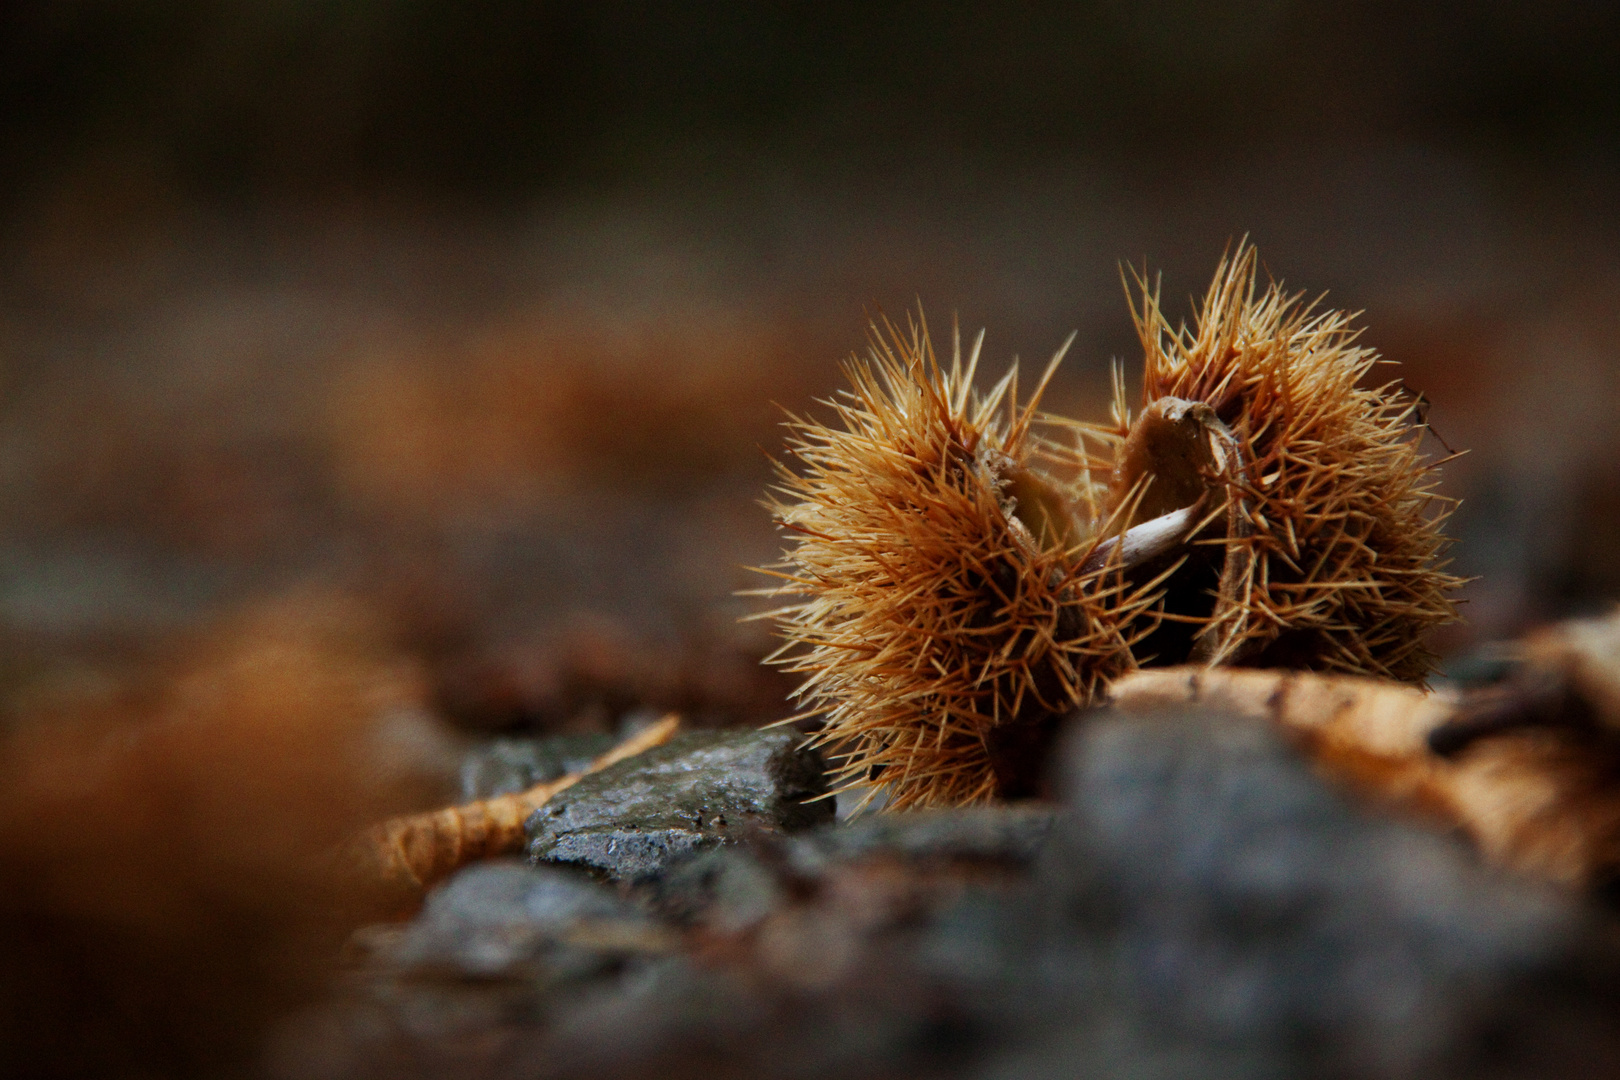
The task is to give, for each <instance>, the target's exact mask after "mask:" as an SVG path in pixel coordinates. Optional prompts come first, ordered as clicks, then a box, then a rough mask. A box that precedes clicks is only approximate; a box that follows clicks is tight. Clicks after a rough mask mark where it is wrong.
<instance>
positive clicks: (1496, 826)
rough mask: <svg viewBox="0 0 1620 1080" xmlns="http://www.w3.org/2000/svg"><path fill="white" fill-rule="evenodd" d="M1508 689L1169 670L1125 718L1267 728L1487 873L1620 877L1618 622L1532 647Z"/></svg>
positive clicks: (1533, 642) (1559, 634) (1129, 689)
mask: <svg viewBox="0 0 1620 1080" xmlns="http://www.w3.org/2000/svg"><path fill="white" fill-rule="evenodd" d="M1520 652H1521V656H1522V658H1523V666H1522V667H1521V668H1520V669H1519V670H1518V671H1517V672H1516V673H1515V674H1514V675H1513V676H1512V677H1511V678H1510V679H1509V680H1507V681H1506V682H1505V683H1503V684H1500V685H1497V686H1492V687H1486V688H1482V689H1479V690H1474V691H1470V692H1467V693H1461V694H1459V693H1453V692H1447V693H1435V692H1427V691H1424V690H1420V689H1418V688H1416V687H1412V686H1405V685H1402V684H1400V683H1396V682H1392V681H1389V680H1384V679H1371V678H1360V677H1353V676H1335V675H1321V674H1313V673H1308V672H1294V671H1259V670H1237V669H1211V668H1204V667H1178V668H1164V669H1159V670H1152V671H1139V672H1136V673H1134V674H1131V675H1129V676H1126V677H1125V678H1123V679H1121V680H1119V681H1118V682H1117V683H1116V684H1115V685H1114V687H1113V690H1112V700H1113V704H1114V706H1115V707H1116V708H1118V709H1122V710H1125V711H1128V712H1146V711H1152V710H1154V709H1159V708H1165V707H1176V706H1186V705H1198V706H1201V707H1208V708H1215V709H1220V710H1223V711H1226V712H1232V713H1236V714H1239V715H1244V716H1252V717H1256V718H1262V719H1267V720H1270V721H1273V722H1275V723H1277V724H1279V725H1280V726H1281V727H1282V728H1284V729H1285V730H1286V731H1288V732H1289V733H1290V734H1291V735H1293V736H1294V737H1295V738H1297V739H1298V740H1299V741H1300V743H1301V744H1302V745H1303V746H1304V747H1305V748H1306V749H1307V751H1308V752H1309V753H1311V754H1312V756H1313V757H1315V758H1316V760H1317V761H1318V762H1319V763H1320V764H1321V765H1322V767H1323V768H1324V769H1325V770H1326V771H1327V772H1328V773H1329V774H1330V775H1332V776H1334V777H1335V778H1337V779H1339V780H1342V781H1344V782H1346V783H1347V784H1348V785H1349V786H1350V787H1352V788H1353V789H1355V790H1357V791H1359V792H1361V793H1363V794H1367V795H1371V796H1372V797H1374V798H1376V799H1379V800H1382V801H1386V802H1390V803H1393V804H1396V805H1399V806H1402V807H1405V808H1409V809H1414V810H1417V811H1419V812H1421V813H1423V814H1425V815H1427V816H1430V817H1431V818H1433V819H1436V820H1439V821H1441V822H1443V823H1445V824H1447V825H1450V826H1454V827H1457V828H1458V829H1460V830H1461V831H1462V832H1463V833H1464V834H1465V835H1467V836H1468V837H1469V838H1470V839H1471V840H1472V841H1473V842H1474V843H1475V844H1476V845H1477V846H1478V847H1479V849H1480V851H1481V853H1482V854H1483V855H1484V856H1485V857H1486V858H1487V859H1488V860H1490V861H1491V862H1493V863H1495V864H1497V865H1499V866H1503V867H1505V868H1508V869H1511V870H1514V871H1518V872H1522V873H1527V874H1532V875H1535V876H1538V877H1541V878H1545V879H1548V880H1551V881H1555V882H1559V883H1562V884H1567V885H1578V886H1585V887H1592V888H1605V887H1609V886H1611V885H1612V884H1613V883H1614V881H1615V878H1616V875H1617V873H1620V693H1616V691H1617V690H1620V617H1616V618H1609V619H1606V620H1592V621H1586V622H1574V623H1566V624H1564V625H1562V626H1559V627H1555V628H1552V629H1550V630H1547V631H1543V632H1541V633H1539V634H1536V635H1533V636H1531V637H1530V638H1528V639H1526V641H1525V642H1524V643H1523V648H1522V649H1521V650H1520Z"/></svg>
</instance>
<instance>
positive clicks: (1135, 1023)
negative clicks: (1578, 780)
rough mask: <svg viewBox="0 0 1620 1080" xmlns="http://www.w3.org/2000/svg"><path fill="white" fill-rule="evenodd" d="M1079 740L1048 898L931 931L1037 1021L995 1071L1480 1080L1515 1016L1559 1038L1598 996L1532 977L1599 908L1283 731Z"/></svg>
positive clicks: (1530, 1040)
mask: <svg viewBox="0 0 1620 1080" xmlns="http://www.w3.org/2000/svg"><path fill="white" fill-rule="evenodd" d="M1074 734H1075V737H1074V738H1073V739H1071V741H1070V743H1069V745H1068V746H1067V748H1066V751H1065V758H1066V760H1065V763H1064V764H1065V766H1066V769H1065V774H1064V777H1065V778H1064V782H1063V787H1064V792H1065V798H1066V801H1067V803H1068V805H1069V808H1070V813H1069V815H1068V816H1067V817H1066V818H1064V819H1063V820H1061V821H1060V822H1059V824H1058V825H1057V827H1056V828H1055V830H1054V833H1053V837H1052V840H1051V842H1050V844H1049V846H1048V847H1047V849H1046V851H1045V852H1044V854H1043V856H1042V860H1041V865H1040V868H1039V874H1038V880H1037V885H1036V889H1035V891H1034V892H1033V893H1032V894H1031V895H1029V896H1027V897H1025V898H1022V899H1021V900H1019V901H1017V902H1015V903H1012V904H1008V903H1005V902H1003V901H999V900H996V899H994V898H988V897H974V898H970V899H969V900H968V901H967V902H965V903H964V904H963V905H961V906H960V907H959V908H958V909H957V910H955V911H954V912H952V913H951V915H950V916H948V917H946V918H944V919H942V920H941V921H940V923H939V925H938V926H937V928H936V930H935V932H934V933H933V934H932V935H931V938H930V941H929V943H928V944H927V946H926V947H925V948H926V950H927V951H929V953H930V956H931V959H932V960H933V961H935V962H941V961H943V969H944V970H946V971H949V972H950V973H951V974H950V976H948V977H949V978H951V980H952V981H953V982H955V981H957V980H965V981H964V982H959V983H958V985H959V986H960V987H961V989H962V990H963V991H968V988H969V987H974V986H977V991H976V992H973V991H968V993H967V994H966V996H967V997H968V998H969V999H971V1000H974V1001H978V1002H983V1003H986V1004H987V1005H988V1006H989V1007H990V1012H989V1014H988V1015H987V1016H986V1020H987V1021H988V1022H989V1023H990V1024H991V1025H992V1026H994V1025H996V1024H998V1023H1001V1024H1005V1025H1007V1026H1008V1028H1009V1029H1011V1030H1019V1029H1021V1030H1022V1031H1023V1032H1024V1035H1023V1036H1022V1038H1021V1039H1020V1040H1019V1045H1018V1046H1017V1047H1016V1048H1012V1047H1009V1049H1008V1050H1007V1051H1006V1053H1005V1054H999V1055H997V1056H996V1058H995V1059H994V1063H993V1064H991V1065H988V1066H987V1067H986V1070H985V1072H984V1075H986V1076H992V1077H997V1078H1000V1077H1010V1076H1030V1077H1041V1076H1052V1077H1057V1076H1070V1075H1074V1070H1075V1067H1076V1064H1077V1063H1078V1062H1082V1061H1084V1062H1086V1063H1087V1069H1088V1070H1089V1074H1092V1075H1098V1076H1126V1075H1129V1076H1138V1075H1145V1076H1159V1075H1164V1076H1171V1075H1186V1074H1187V1069H1188V1066H1189V1064H1191V1063H1196V1064H1197V1066H1198V1067H1197V1068H1196V1069H1194V1070H1193V1071H1196V1072H1200V1073H1201V1074H1204V1075H1211V1074H1214V1073H1219V1074H1221V1075H1240V1076H1268V1075H1275V1076H1309V1075H1329V1074H1332V1075H1377V1076H1447V1075H1475V1074H1477V1072H1478V1071H1479V1069H1480V1067H1481V1066H1482V1065H1483V1064H1485V1060H1486V1057H1487V1056H1488V1055H1489V1054H1490V1053H1492V1052H1494V1051H1493V1050H1492V1049H1491V1047H1492V1046H1493V1045H1495V1046H1496V1047H1497V1049H1500V1045H1501V1043H1502V1040H1503V1033H1504V1032H1507V1031H1512V1032H1514V1035H1513V1036H1512V1038H1514V1039H1520V1040H1523V1041H1525V1042H1526V1043H1527V1044H1535V1043H1536V1042H1537V1041H1538V1040H1540V1039H1541V1032H1542V1030H1543V1029H1544V1028H1545V1029H1547V1030H1554V1031H1561V1030H1567V1028H1568V1027H1569V1026H1570V1022H1571V1017H1572V1016H1574V1017H1577V1018H1579V1017H1581V1015H1582V1014H1583V1013H1585V1012H1590V1008H1591V1005H1592V1003H1590V1002H1589V1003H1587V1004H1585V1005H1580V1006H1577V1007H1575V1009H1574V1012H1573V1013H1567V1012H1566V1013H1561V1012H1560V1010H1561V1009H1563V1008H1564V1006H1565V1005H1568V1004H1570V1003H1569V1001H1568V1000H1567V999H1566V1000H1564V1001H1563V1002H1562V1003H1561V1004H1558V1005H1551V1004H1548V1003H1550V1002H1553V1001H1556V1000H1557V995H1556V994H1553V995H1548V994H1541V993H1531V992H1530V991H1529V990H1528V988H1529V987H1530V986H1532V985H1538V986H1547V985H1552V984H1555V983H1560V982H1564V981H1568V980H1569V979H1570V978H1572V977H1576V975H1575V973H1576V972H1577V971H1578V970H1579V968H1580V967H1581V965H1582V964H1583V963H1584V959H1583V954H1585V953H1586V952H1587V951H1588V950H1589V949H1590V948H1592V947H1594V946H1596V945H1597V943H1598V940H1597V937H1596V935H1595V934H1594V933H1593V927H1592V925H1591V924H1590V922H1589V920H1588V918H1587V916H1586V914H1585V913H1584V912H1583V911H1582V909H1581V908H1580V907H1579V905H1577V904H1575V903H1573V902H1571V898H1569V897H1568V896H1565V895H1562V894H1559V893H1556V892H1554V891H1552V890H1550V889H1547V888H1544V887H1541V886H1539V885H1536V884H1532V883H1528V882H1525V881H1522V880H1518V879H1512V878H1508V877H1506V876H1504V875H1501V874H1498V873H1495V872H1492V871H1491V870H1489V869H1487V868H1486V867H1484V866H1482V865H1481V864H1480V863H1479V861H1478V859H1477V858H1476V857H1475V855H1474V853H1473V852H1472V851H1471V850H1469V849H1468V848H1466V847H1465V846H1464V845H1463V844H1461V843H1460V842H1458V841H1457V840H1455V839H1454V838H1453V837H1449V836H1445V835H1442V834H1439V833H1437V832H1435V831H1433V830H1431V829H1428V828H1425V827H1422V826H1419V825H1417V824H1415V823H1410V822H1407V821H1403V820H1399V819H1397V818H1393V817H1388V816H1384V815H1381V814H1378V813H1376V812H1374V811H1373V810H1371V809H1370V808H1367V807H1365V806H1363V805H1361V804H1360V803H1358V802H1357V801H1356V800H1355V799H1354V798H1353V797H1351V796H1350V795H1349V794H1347V793H1345V792H1342V791H1340V790H1338V789H1336V788H1334V787H1333V786H1332V785H1330V784H1329V783H1327V782H1325V781H1324V780H1323V779H1322V778H1321V777H1320V776H1318V775H1317V774H1316V772H1315V771H1314V770H1313V768H1312V767H1311V765H1310V763H1309V762H1308V761H1306V760H1305V759H1304V758H1303V756H1302V755H1300V754H1299V753H1298V752H1297V751H1296V750H1295V749H1293V748H1292V747H1290V746H1289V745H1287V744H1286V742H1285V741H1284V740H1283V739H1282V738H1281V737H1280V736H1279V735H1278V733H1277V732H1276V731H1275V730H1274V729H1272V728H1271V727H1269V726H1267V725H1264V724H1260V723H1255V722H1250V721H1244V720H1238V719H1234V718H1230V717H1224V716H1209V715H1163V716H1149V717H1140V718H1130V719H1125V718H1114V717H1106V716H1105V717H1096V718H1092V719H1090V720H1089V721H1088V722H1087V723H1085V724H1084V725H1083V727H1081V728H1080V729H1079V730H1078V731H1076V732H1075V733H1074ZM936 970H938V969H936ZM1532 1001H1533V1002H1535V1003H1536V1006H1535V1007H1531V1006H1530V1005H1529V1002H1532ZM1543 1005H1546V1006H1547V1009H1548V1012H1550V1013H1552V1014H1557V1015H1555V1016H1552V1017H1551V1018H1550V1019H1549V1015H1548V1012H1542V1013H1540V1015H1537V1012H1538V1009H1540V1008H1541V1007H1542V1006H1543ZM1588 1019H1590V1017H1589V1016H1587V1017H1585V1019H1577V1020H1576V1021H1575V1023H1576V1025H1577V1026H1579V1024H1581V1023H1585V1021H1586V1020H1588ZM1560 1037H1561V1036H1549V1037H1548V1040H1547V1041H1548V1042H1550V1043H1551V1042H1557V1040H1558V1038H1560ZM1510 1041H1511V1040H1510ZM1614 1052H1615V1047H1614V1045H1613V1042H1612V1040H1611V1042H1610V1047H1609V1050H1608V1053H1609V1055H1610V1057H1609V1058H1608V1059H1607V1060H1608V1062H1609V1063H1610V1064H1612V1063H1613V1062H1614V1057H1613V1055H1614ZM1482 1055H1484V1056H1482ZM1531 1056H1539V1057H1541V1058H1544V1059H1545V1061H1549V1062H1550V1061H1553V1060H1555V1056H1554V1055H1553V1052H1552V1051H1551V1050H1547V1051H1546V1052H1545V1053H1543V1052H1540V1051H1538V1054H1537V1055H1531ZM1508 1075H1557V1072H1556V1070H1555V1069H1550V1068H1546V1066H1545V1064H1543V1065H1538V1066H1536V1067H1533V1068H1530V1069H1529V1070H1528V1071H1526V1072H1523V1073H1517V1072H1514V1073H1509V1074H1508Z"/></svg>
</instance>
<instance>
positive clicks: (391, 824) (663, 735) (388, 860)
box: [360, 713, 681, 892]
mask: <svg viewBox="0 0 1620 1080" xmlns="http://www.w3.org/2000/svg"><path fill="white" fill-rule="evenodd" d="M680 726H681V718H680V717H679V716H678V715H676V714H675V713H670V714H669V715H668V716H665V717H664V718H663V719H662V720H660V721H658V722H657V723H656V724H653V725H652V726H651V727H648V728H645V729H643V730H642V731H638V732H637V733H636V734H634V735H632V736H630V737H629V738H628V739H625V740H624V741H623V742H621V743H620V744H619V745H617V746H615V747H614V748H613V749H611V750H609V751H608V752H607V753H605V754H603V755H602V756H601V757H598V758H597V759H596V760H594V761H592V762H591V763H590V765H589V766H587V767H586V768H585V770H584V771H583V772H577V773H569V774H568V775H567V776H563V777H559V778H558V779H556V780H552V781H549V782H547V783H544V784H537V785H535V786H534V787H532V788H529V789H528V790H527V791H521V792H518V793H517V794H515V795H500V796H497V797H495V798H493V799H481V800H479V801H477V802H470V803H464V804H462V805H461V806H447V807H445V808H444V809H442V810H433V811H429V812H427V813H422V814H406V815H404V816H402V817H396V818H390V819H389V820H387V821H385V822H382V823H381V824H379V825H376V826H373V827H372V828H371V829H368V830H367V831H366V832H365V834H364V835H363V837H362V838H361V853H360V857H361V858H363V859H366V860H367V861H369V862H372V863H373V864H374V865H375V867H376V872H377V873H378V874H379V875H380V876H381V877H382V879H383V880H385V881H388V882H391V883H396V884H399V885H404V886H407V887H409V888H410V889H412V890H413V891H416V892H422V891H424V890H426V889H428V888H429V887H431V886H432V885H433V884H435V883H436V882H438V881H440V880H442V879H443V878H445V877H447V876H448V875H449V874H451V873H453V872H454V871H455V870H457V869H459V868H460V867H462V866H465V865H466V864H467V863H469V862H472V861H473V860H475V859H487V858H491V857H493V856H496V855H505V854H508V853H510V852H514V851H517V850H519V849H521V848H522V846H523V822H524V821H525V820H526V819H527V818H528V816H529V815H530V814H532V813H534V811H535V810H537V809H539V808H540V807H542V806H544V805H545V804H546V803H547V802H548V801H550V799H551V798H552V796H554V795H556V794H557V793H558V792H561V791H564V790H566V789H567V788H570V787H573V786H574V785H575V784H576V783H578V782H579V781H580V779H581V778H583V777H585V776H588V775H589V774H591V773H594V772H598V771H600V770H602V769H605V768H607V767H608V766H609V765H616V764H618V763H619V762H621V761H624V760H625V759H626V758H631V757H634V756H636V755H637V754H639V753H641V752H642V751H644V750H651V749H652V748H653V747H655V746H662V745H663V744H664V743H666V742H668V741H669V740H670V738H671V737H672V736H673V735H674V734H675V733H676V732H677V731H679V730H680Z"/></svg>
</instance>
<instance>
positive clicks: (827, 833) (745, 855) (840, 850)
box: [653, 803, 1059, 933]
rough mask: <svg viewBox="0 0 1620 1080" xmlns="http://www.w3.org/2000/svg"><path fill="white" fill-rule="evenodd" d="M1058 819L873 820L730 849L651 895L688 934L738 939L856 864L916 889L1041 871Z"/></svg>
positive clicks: (938, 815)
mask: <svg viewBox="0 0 1620 1080" xmlns="http://www.w3.org/2000/svg"><path fill="white" fill-rule="evenodd" d="M1058 815H1059V809H1058V808H1057V807H1055V806H1052V805H1050V804H1041V803H1023V804H1016V805H1012V806H979V807H971V808H967V809H962V810H916V811H909V812H905V813H898V814H872V815H868V816H866V817H862V818H858V819H856V820H855V821H852V822H850V823H848V824H844V823H841V822H840V823H829V824H826V825H823V826H820V827H818V828H815V829H811V830H808V831H806V832H801V833H796V834H793V835H791V836H786V837H782V838H780V839H779V840H778V841H777V842H775V843H773V844H771V845H769V846H768V847H764V846H762V845H759V844H755V845H751V846H749V847H745V848H726V849H723V850H716V851H710V852H705V853H702V854H700V855H698V856H696V857H694V858H690V859H685V860H681V861H679V862H677V863H676V864H675V865H674V866H673V867H672V868H671V869H670V870H669V871H668V873H667V874H665V875H664V876H663V878H661V879H660V880H659V881H658V882H657V883H656V887H655V889H654V891H653V897H654V902H655V904H656V906H657V909H658V910H659V911H660V912H661V913H663V914H665V915H666V916H668V917H670V918H671V919H673V920H674V921H676V922H678V923H682V924H693V923H701V924H703V925H705V926H706V927H708V928H709V929H711V930H715V931H718V932H720V933H736V932H739V931H741V930H743V929H746V928H747V927H749V926H752V925H754V924H756V923H758V922H759V921H760V920H762V919H763V918H765V917H766V916H767V915H768V914H770V912H771V911H773V910H775V909H776V908H777V907H778V906H779V905H780V904H781V903H782V902H783V901H784V900H785V899H786V898H787V897H788V896H789V895H790V894H792V893H794V892H798V893H803V892H805V891H806V890H807V889H810V888H820V887H822V886H823V885H824V884H825V883H826V880H827V879H828V877H829V876H830V875H836V874H837V873H839V872H841V871H842V870H843V869H845V868H846V867H847V866H848V864H850V863H852V862H857V861H860V860H885V861H888V862H894V863H899V864H902V865H903V866H904V867H905V873H907V874H911V875H914V876H915V877H916V878H917V879H918V880H919V881H921V880H922V879H923V878H926V877H939V876H945V877H947V878H949V877H952V876H955V877H966V876H971V877H973V878H975V879H978V878H982V877H984V876H985V875H986V874H992V875H1000V876H1004V877H1006V878H1007V879H1008V880H1013V879H1017V878H1020V877H1022V876H1025V875H1027V872H1028V871H1029V870H1030V869H1031V868H1032V866H1033V865H1034V863H1035V860H1036V857H1037V856H1038V855H1039V853H1040V850H1041V847H1042V845H1043V844H1044V843H1045V840H1046V837H1047V835H1048V834H1049V833H1050V832H1051V830H1052V825H1053V822H1054V821H1055V820H1056V819H1057V817H1058Z"/></svg>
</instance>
